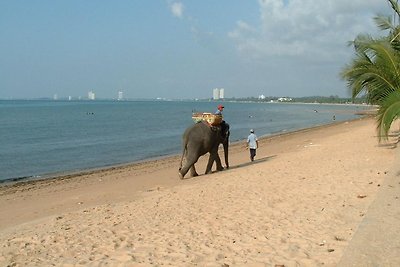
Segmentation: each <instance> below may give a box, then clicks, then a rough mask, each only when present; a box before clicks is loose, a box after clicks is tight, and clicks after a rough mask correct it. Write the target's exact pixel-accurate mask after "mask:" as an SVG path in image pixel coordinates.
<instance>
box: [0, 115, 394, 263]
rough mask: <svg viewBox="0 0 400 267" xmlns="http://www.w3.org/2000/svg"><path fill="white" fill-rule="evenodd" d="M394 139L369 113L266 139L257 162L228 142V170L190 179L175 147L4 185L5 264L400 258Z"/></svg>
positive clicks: (1, 254)
mask: <svg viewBox="0 0 400 267" xmlns="http://www.w3.org/2000/svg"><path fill="white" fill-rule="evenodd" d="M394 140H395V138H394V137H393V138H391V140H389V141H388V142H386V143H383V144H379V143H378V139H377V137H376V131H375V122H374V120H373V119H372V118H364V119H359V120H354V121H349V122H339V123H335V124H332V125H329V126H324V127H316V128H313V129H307V130H303V131H298V132H295V133H289V134H284V135H278V136H274V137H269V138H263V139H262V140H261V141H260V148H259V149H258V150H257V156H256V161H254V162H253V163H251V162H250V160H249V151H248V150H246V149H245V145H244V144H243V143H240V144H235V145H232V146H231V150H230V165H231V168H230V169H228V170H224V171H222V172H214V173H213V174H209V175H200V176H198V177H195V178H187V179H185V180H180V179H179V178H178V173H177V168H178V166H179V159H180V156H173V157H168V158H164V159H158V160H154V161H149V162H142V163H140V164H132V165H127V166H122V167H118V168H112V169H108V170H101V171H92V172H87V173H83V174H74V175H69V176H65V177H58V178H57V179H49V180H45V181H36V182H26V183H17V184H14V185H8V186H6V185H2V186H1V187H0V203H1V204H0V205H1V206H0V266H8V265H9V266H50V265H55V266H105V265H107V266H161V265H164V266H194V265H197V266H400V243H399V242H400V238H399V233H400V231H399V225H400V210H399V209H400V208H399V207H400V205H399V204H400V203H399V202H400V200H399V197H400V183H399V182H400V179H399V176H398V174H399V167H398V164H397V162H398V159H399V158H398V155H397V154H398V149H397V148H396V144H395V143H394ZM221 154H222V153H221ZM205 163H206V157H203V158H201V160H200V161H199V163H198V166H197V170H198V172H199V173H201V172H203V171H204V170H205Z"/></svg>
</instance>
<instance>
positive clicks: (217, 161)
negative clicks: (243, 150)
mask: <svg viewBox="0 0 400 267" xmlns="http://www.w3.org/2000/svg"><path fill="white" fill-rule="evenodd" d="M215 164H216V165H217V171H222V170H224V167H222V163H221V158H220V157H219V155H218V153H217V154H216V155H215Z"/></svg>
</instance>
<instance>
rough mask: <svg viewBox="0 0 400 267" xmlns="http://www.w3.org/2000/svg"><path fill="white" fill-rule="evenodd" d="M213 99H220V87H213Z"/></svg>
mask: <svg viewBox="0 0 400 267" xmlns="http://www.w3.org/2000/svg"><path fill="white" fill-rule="evenodd" d="M213 99H214V100H218V99H219V89H218V88H214V89H213Z"/></svg>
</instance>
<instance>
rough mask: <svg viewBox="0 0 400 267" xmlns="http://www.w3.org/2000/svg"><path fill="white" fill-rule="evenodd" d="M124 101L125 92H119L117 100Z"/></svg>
mask: <svg viewBox="0 0 400 267" xmlns="http://www.w3.org/2000/svg"><path fill="white" fill-rule="evenodd" d="M122 99H124V92H122V91H119V92H118V98H117V100H122Z"/></svg>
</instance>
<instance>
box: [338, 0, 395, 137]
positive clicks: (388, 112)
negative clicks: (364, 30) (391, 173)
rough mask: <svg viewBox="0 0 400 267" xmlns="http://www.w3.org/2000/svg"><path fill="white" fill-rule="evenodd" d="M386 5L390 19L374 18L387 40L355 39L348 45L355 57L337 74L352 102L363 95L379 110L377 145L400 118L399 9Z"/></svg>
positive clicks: (363, 37) (392, 4) (392, 1)
mask: <svg viewBox="0 0 400 267" xmlns="http://www.w3.org/2000/svg"><path fill="white" fill-rule="evenodd" d="M388 2H389V3H390V5H391V7H392V9H393V16H382V15H380V16H376V17H375V18H374V20H375V22H376V25H377V26H378V27H379V28H380V29H381V30H382V31H388V34H387V36H384V37H380V38H373V37H372V36H370V35H365V34H360V35H358V36H357V37H356V39H355V40H354V41H353V42H351V43H350V44H351V45H352V46H353V47H354V50H355V57H354V58H353V59H352V60H351V62H350V64H348V65H347V66H345V67H344V69H343V70H342V72H341V76H342V78H343V79H344V80H347V82H348V86H349V88H350V89H351V91H352V97H353V98H355V97H357V96H359V95H361V94H364V95H365V97H366V100H367V103H369V104H375V105H378V106H379V109H378V116H377V130H378V137H379V140H380V141H381V140H382V139H388V134H389V130H390V127H391V125H392V124H393V122H394V121H395V120H397V118H398V117H399V115H400V27H399V19H400V6H399V5H398V3H397V1H395V0H388ZM396 21H397V23H396Z"/></svg>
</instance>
